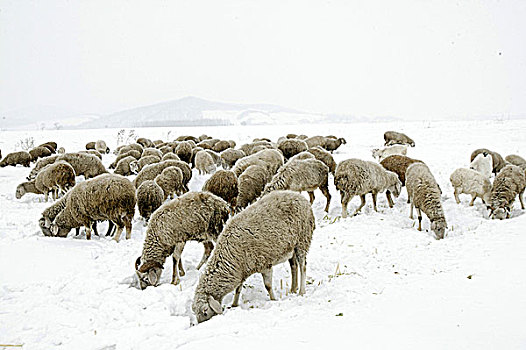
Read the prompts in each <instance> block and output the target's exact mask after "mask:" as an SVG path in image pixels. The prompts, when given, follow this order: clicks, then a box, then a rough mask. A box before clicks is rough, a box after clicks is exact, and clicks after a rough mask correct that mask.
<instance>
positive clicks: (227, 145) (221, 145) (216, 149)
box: [212, 140, 230, 153]
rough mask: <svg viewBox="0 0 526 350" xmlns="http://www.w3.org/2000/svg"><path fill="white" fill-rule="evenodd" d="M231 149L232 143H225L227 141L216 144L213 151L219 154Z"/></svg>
mask: <svg viewBox="0 0 526 350" xmlns="http://www.w3.org/2000/svg"><path fill="white" fill-rule="evenodd" d="M229 148H230V142H228V141H225V140H220V141H218V142H216V144H215V145H214V146H212V150H213V151H214V152H217V153H220V152H223V151H224V150H226V149H229Z"/></svg>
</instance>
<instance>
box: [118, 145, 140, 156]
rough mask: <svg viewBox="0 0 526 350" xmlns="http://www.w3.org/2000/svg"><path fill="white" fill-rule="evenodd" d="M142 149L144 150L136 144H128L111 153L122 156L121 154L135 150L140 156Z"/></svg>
mask: <svg viewBox="0 0 526 350" xmlns="http://www.w3.org/2000/svg"><path fill="white" fill-rule="evenodd" d="M143 149H144V147H142V146H141V145H140V144H138V143H130V144H128V145H122V146H119V147H117V148H116V149H115V151H113V153H114V154H122V153H126V152H128V151H131V150H135V151H137V152H139V154H141V153H142V150H143Z"/></svg>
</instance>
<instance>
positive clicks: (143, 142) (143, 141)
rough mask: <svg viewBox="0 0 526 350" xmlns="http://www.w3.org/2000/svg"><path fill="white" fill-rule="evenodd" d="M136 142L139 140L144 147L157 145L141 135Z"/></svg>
mask: <svg viewBox="0 0 526 350" xmlns="http://www.w3.org/2000/svg"><path fill="white" fill-rule="evenodd" d="M135 142H137V143H138V144H139V145H141V146H142V147H144V148H148V147H154V146H155V143H154V142H152V140H150V139H147V138H145V137H139V138H138V139H137V140H136V141H135ZM161 142H162V141H161Z"/></svg>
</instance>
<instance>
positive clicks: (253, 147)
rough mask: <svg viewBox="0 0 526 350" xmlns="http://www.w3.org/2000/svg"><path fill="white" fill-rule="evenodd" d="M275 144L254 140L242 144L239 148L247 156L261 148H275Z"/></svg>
mask: <svg viewBox="0 0 526 350" xmlns="http://www.w3.org/2000/svg"><path fill="white" fill-rule="evenodd" d="M275 148H276V146H275V145H274V144H272V142H268V141H256V142H251V143H246V144H244V145H241V147H239V149H241V150H242V151H243V152H245V154H246V155H247V156H249V155H252V154H255V153H257V152H259V151H261V150H263V149H275Z"/></svg>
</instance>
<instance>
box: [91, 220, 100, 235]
mask: <svg viewBox="0 0 526 350" xmlns="http://www.w3.org/2000/svg"><path fill="white" fill-rule="evenodd" d="M91 228H92V229H93V233H94V234H95V236H98V235H99V231H97V221H93V223H92V224H91Z"/></svg>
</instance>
